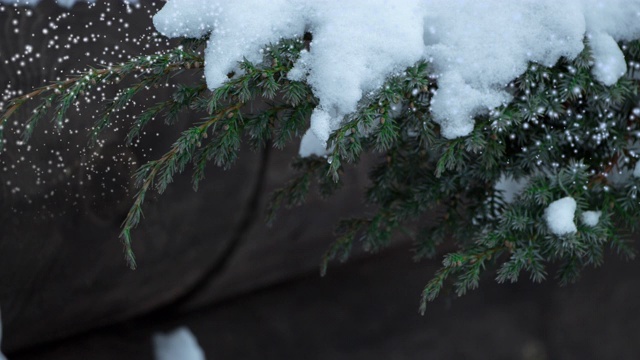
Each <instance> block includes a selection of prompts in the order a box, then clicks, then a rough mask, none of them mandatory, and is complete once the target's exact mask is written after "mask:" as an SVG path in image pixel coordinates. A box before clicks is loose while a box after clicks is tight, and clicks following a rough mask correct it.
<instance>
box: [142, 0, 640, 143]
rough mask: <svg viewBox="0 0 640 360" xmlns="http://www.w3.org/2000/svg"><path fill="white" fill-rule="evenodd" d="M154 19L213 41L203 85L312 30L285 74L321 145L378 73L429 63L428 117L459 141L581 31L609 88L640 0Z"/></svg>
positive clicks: (179, 4)
mask: <svg viewBox="0 0 640 360" xmlns="http://www.w3.org/2000/svg"><path fill="white" fill-rule="evenodd" d="M154 24H155V26H156V29H157V30H158V31H159V32H161V33H163V34H165V35H167V36H169V37H182V36H186V37H201V36H204V35H206V34H209V33H210V34H211V37H210V40H209V42H208V45H207V50H206V53H205V57H206V67H205V76H206V79H207V84H208V86H209V88H212V89H213V88H216V87H218V86H220V85H221V84H222V83H223V82H224V81H226V79H227V73H229V72H230V71H233V70H234V69H235V68H236V66H237V62H238V61H240V60H242V59H243V58H247V59H248V60H250V61H252V62H260V61H261V60H262V53H261V52H260V50H261V48H263V47H264V46H265V45H267V44H268V43H275V42H277V41H278V40H279V39H281V38H292V37H299V36H301V35H302V34H303V33H304V32H305V31H311V32H312V33H313V41H312V43H311V49H310V51H309V52H306V53H303V54H302V55H301V58H300V60H299V61H297V62H296V64H295V66H294V68H293V69H292V70H291V72H290V73H289V78H291V79H293V80H302V79H306V80H307V82H308V83H309V84H310V85H311V87H312V89H313V92H314V94H315V95H316V96H317V97H318V99H319V100H320V105H319V107H318V109H316V112H314V116H313V119H312V125H311V126H312V131H313V133H314V134H315V135H316V137H317V138H318V139H319V140H320V141H321V142H323V141H326V140H325V139H327V138H328V137H329V134H330V132H331V131H333V130H335V129H336V128H337V127H338V126H339V125H340V124H341V121H342V119H343V118H344V116H345V115H347V114H349V113H352V112H354V111H355V110H356V108H357V104H358V102H359V101H360V100H361V99H362V97H363V95H364V94H366V93H368V92H370V91H373V90H375V89H377V88H379V87H380V86H381V85H382V84H383V82H384V80H385V78H387V77H388V76H390V75H393V74H396V73H398V72H399V71H401V70H402V69H404V68H406V67H408V66H411V65H413V64H415V63H416V62H417V61H419V60H421V59H423V60H427V61H430V62H431V63H432V65H433V66H432V69H433V71H434V75H435V76H437V77H438V91H437V93H436V94H435V95H434V96H433V99H432V104H431V111H432V115H433V118H434V120H435V121H436V122H437V123H439V124H440V125H441V128H442V134H443V135H444V136H445V137H447V138H456V137H460V136H465V135H468V134H469V133H470V132H471V131H472V129H473V126H474V121H473V118H474V117H475V116H476V115H478V114H481V113H484V112H487V111H490V110H491V109H493V108H495V107H497V106H500V105H501V104H504V103H507V102H509V101H510V100H511V99H510V97H509V95H508V94H507V93H506V92H505V91H504V90H503V89H504V87H505V86H506V85H507V84H508V83H509V82H510V81H512V80H513V79H514V78H516V77H518V76H519V75H521V74H522V73H523V72H525V71H526V69H527V66H528V64H529V63H530V62H536V63H539V64H542V65H545V66H553V65H554V64H555V63H556V62H557V61H558V60H559V59H560V57H566V58H569V59H573V58H575V57H576V56H577V55H578V54H579V53H580V52H581V51H582V50H583V48H584V44H583V40H584V37H585V36H587V34H588V35H589V36H590V37H591V41H592V46H593V50H594V51H593V55H594V59H595V66H594V68H593V74H594V76H595V77H596V78H597V79H598V80H599V81H601V82H602V83H603V84H607V85H611V84H613V83H615V82H616V81H617V80H618V78H619V77H620V76H621V75H622V74H624V72H625V70H626V64H625V62H624V57H623V56H622V52H621V51H620V49H619V48H618V46H617V44H616V41H619V40H630V39H635V38H638V37H640V0H563V1H558V0H522V1H507V0H483V1H470V0H396V1H391V0H323V1H311V0H271V1H268V2H265V1H261V0H236V1H220V0H217V1H216V0H169V1H168V2H167V4H166V5H165V6H164V7H163V8H162V10H160V12H158V14H156V16H155V17H154ZM327 116H329V117H330V119H328V120H327ZM314 119H315V120H314Z"/></svg>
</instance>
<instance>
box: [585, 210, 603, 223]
mask: <svg viewBox="0 0 640 360" xmlns="http://www.w3.org/2000/svg"><path fill="white" fill-rule="evenodd" d="M601 215H602V211H585V212H583V213H582V218H581V220H582V223H583V224H585V225H587V226H591V227H594V226H596V225H598V221H600V216H601Z"/></svg>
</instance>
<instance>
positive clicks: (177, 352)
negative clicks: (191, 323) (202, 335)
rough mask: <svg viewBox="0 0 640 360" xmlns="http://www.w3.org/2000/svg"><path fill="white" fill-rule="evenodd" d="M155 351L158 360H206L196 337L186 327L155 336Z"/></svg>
mask: <svg viewBox="0 0 640 360" xmlns="http://www.w3.org/2000/svg"><path fill="white" fill-rule="evenodd" d="M153 350H154V353H155V359H156V360H205V357H204V352H203V351H202V348H200V345H198V341H197V340H196V337H195V336H194V335H193V333H192V332H191V331H190V330H189V329H188V328H186V327H184V326H183V327H179V328H177V329H175V330H174V331H172V332H170V333H165V334H162V333H157V334H155V335H154V336H153Z"/></svg>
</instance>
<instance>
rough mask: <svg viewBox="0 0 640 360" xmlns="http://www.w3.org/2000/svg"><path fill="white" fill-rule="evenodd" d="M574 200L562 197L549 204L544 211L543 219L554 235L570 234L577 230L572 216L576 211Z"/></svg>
mask: <svg viewBox="0 0 640 360" xmlns="http://www.w3.org/2000/svg"><path fill="white" fill-rule="evenodd" d="M576 206H577V205H576V201H575V200H574V199H573V198H572V197H570V196H567V197H564V198H562V199H560V200H556V201H554V202H552V203H551V204H549V206H548V207H547V208H546V209H545V211H544V219H545V221H546V222H547V226H548V227H549V230H551V232H552V233H554V234H556V235H566V234H572V233H575V232H577V231H578V228H577V227H576V224H575V223H574V222H573V218H574V216H575V213H576Z"/></svg>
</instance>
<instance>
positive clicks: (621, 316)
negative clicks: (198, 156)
mask: <svg viewBox="0 0 640 360" xmlns="http://www.w3.org/2000/svg"><path fill="white" fill-rule="evenodd" d="M9 1H12V0H9ZM163 4H164V2H162V1H148V0H140V4H138V5H128V4H126V3H123V2H120V1H111V0H98V1H97V3H96V4H93V5H90V4H87V3H84V2H81V3H77V4H75V5H74V6H73V7H72V8H70V9H68V8H64V7H59V6H57V5H56V4H55V2H54V1H53V0H43V1H41V2H40V3H39V4H38V5H37V6H35V7H16V6H13V5H4V6H1V7H0V91H2V90H4V92H3V93H2V94H3V98H2V101H4V102H6V100H8V99H9V98H10V97H13V96H15V95H19V94H22V93H25V92H29V91H30V90H31V89H33V88H35V87H38V86H42V85H45V84H47V83H48V81H50V80H55V79H64V78H65V77H66V76H68V75H72V74H73V72H74V71H77V70H83V69H86V68H87V66H88V65H92V66H98V65H108V64H110V63H117V62H120V61H123V60H126V59H127V58H128V57H129V56H136V55H139V54H148V53H152V52H155V51H158V50H161V49H164V48H167V47H168V46H171V45H172V44H173V45H175V42H173V43H172V42H167V41H166V40H165V39H162V38H160V37H156V36H153V26H152V23H151V16H152V15H153V14H154V13H155V12H156V11H157V10H158V9H159V7H161V6H162V5H163ZM185 76H186V75H182V76H181V77H178V78H176V79H174V81H175V82H176V83H177V82H180V81H197V79H189V78H187V77H185ZM171 86H172V84H169V86H167V87H165V88H159V89H153V90H151V91H149V92H147V93H146V95H144V96H142V97H140V98H136V101H135V104H134V105H133V106H131V107H130V108H129V109H128V110H126V111H124V112H120V113H119V114H118V116H117V120H116V121H115V123H114V126H113V127H112V128H111V129H109V130H108V131H107V132H106V133H105V135H104V136H103V137H102V140H103V141H101V143H100V144H99V145H98V146H96V147H87V146H86V144H87V130H86V129H88V128H89V127H91V125H92V124H93V122H94V121H95V120H94V118H93V117H94V116H95V115H96V114H97V113H98V112H99V111H100V104H101V103H100V100H101V99H110V98H113V97H114V96H115V94H116V89H115V88H105V89H99V90H98V91H96V92H95V94H88V95H87V96H85V97H84V98H82V99H81V100H80V101H79V103H78V105H77V109H76V110H75V111H72V112H70V114H69V119H68V120H69V121H68V122H67V123H66V124H65V127H64V129H63V130H62V131H61V132H60V133H57V132H56V131H55V130H53V126H51V124H48V123H42V124H41V126H40V128H39V130H38V131H36V133H35V135H34V138H33V139H32V140H31V141H30V142H29V143H28V144H23V143H21V142H20V141H19V135H18V134H17V132H19V131H20V122H21V121H25V120H26V119H27V118H28V116H29V109H25V110H23V111H22V112H21V113H20V114H19V115H18V116H16V117H15V118H14V120H15V122H14V120H12V121H11V122H10V123H9V124H7V126H6V131H5V133H6V134H5V138H6V140H7V142H6V144H5V145H6V146H5V147H6V150H5V151H4V152H3V153H2V154H1V155H0V204H1V206H2V207H1V210H0V308H1V309H2V321H3V327H4V328H3V332H2V334H3V339H2V349H3V351H4V353H5V354H7V356H8V358H9V359H12V360H20V359H24V360H26V359H116V358H117V359H152V358H153V352H152V342H151V338H152V335H153V334H155V333H157V332H159V331H168V330H171V329H174V328H175V327H178V326H183V325H185V326H188V327H189V328H190V329H191V331H192V332H193V333H194V335H195V336H196V338H197V339H198V342H199V343H200V345H201V346H202V348H203V349H204V351H205V354H206V356H207V359H289V358H300V359H527V360H534V359H540V360H541V359H637V358H639V357H640V307H638V306H637V304H636V302H637V299H638V298H640V276H639V275H640V262H638V261H635V262H633V261H632V262H624V261H622V260H620V259H619V258H617V257H616V256H610V257H609V258H608V259H607V261H606V263H605V265H604V266H603V267H602V268H600V269H595V270H593V269H590V270H588V271H586V272H585V273H584V274H583V276H582V279H581V280H580V282H578V283H577V284H575V285H572V286H570V287H566V288H560V287H558V285H557V284H556V283H554V281H552V280H551V281H548V282H546V283H544V284H531V283H530V281H529V280H528V279H527V278H522V279H521V281H520V282H519V283H517V284H508V285H497V284H496V283H495V282H494V281H493V278H492V277H493V273H492V272H491V271H489V272H487V274H485V276H484V278H483V281H482V282H481V287H480V289H478V290H476V291H474V292H471V293H470V294H468V295H466V296H465V297H463V298H455V296H454V295H453V294H443V295H442V296H441V297H440V298H439V299H438V300H437V301H436V302H435V303H433V304H432V305H431V306H430V307H428V309H427V312H426V314H425V316H420V315H419V314H418V304H419V296H420V292H421V290H422V288H423V286H424V285H425V284H426V283H427V281H428V280H429V279H430V277H431V276H432V275H433V273H434V271H435V270H436V269H437V268H438V265H439V262H440V260H439V259H440V257H436V259H435V260H434V261H431V262H421V263H414V262H413V261H412V252H411V251H412V244H411V243H410V242H409V241H408V240H407V239H403V238H398V239H397V240H396V241H395V242H394V245H393V246H392V247H391V248H390V249H388V250H387V251H384V252H382V253H379V254H374V255H365V254H362V253H356V254H355V256H354V257H353V258H352V259H351V260H349V261H348V262H347V263H345V264H333V265H332V266H331V267H330V268H329V272H328V274H327V276H325V277H322V278H321V277H320V276H319V270H318V269H319V263H320V259H321V256H322V255H323V253H324V251H325V250H326V249H327V247H328V245H329V244H330V242H331V241H332V240H333V235H332V229H333V226H334V225H335V224H336V221H337V220H338V219H340V218H343V217H348V216H354V215H357V214H361V213H362V212H363V211H367V209H366V207H365V206H364V205H362V203H363V201H362V189H363V187H365V186H366V185H367V181H368V180H367V173H366V172H367V168H368V165H369V164H372V163H375V162H376V161H379V160H380V159H378V158H377V157H375V156H372V157H371V158H369V159H366V160H365V161H363V162H362V163H361V164H360V166H359V167H357V168H349V169H348V171H347V172H346V174H345V177H344V179H345V186H344V187H343V188H342V189H341V190H340V191H339V192H338V193H337V194H336V196H334V197H333V198H331V199H330V200H328V201H323V200H320V199H319V198H318V197H311V198H310V199H309V201H308V203H307V204H306V205H305V206H303V207H302V208H299V209H294V210H291V211H282V212H281V213H280V214H279V217H278V219H277V220H276V222H275V223H274V225H273V226H272V227H267V226H266V225H265V221H264V209H265V205H266V202H267V200H268V197H269V193H270V192H271V191H272V190H274V189H276V188H277V187H279V186H281V185H282V184H284V183H285V182H286V180H287V179H289V177H290V176H292V175H293V171H292V170H291V169H290V168H289V163H290V161H291V160H292V159H293V158H294V156H295V154H296V153H297V146H296V145H293V146H291V147H289V148H288V149H287V150H286V151H279V150H275V149H265V150H262V151H260V152H257V153H256V152H252V151H250V150H249V149H248V148H247V149H244V150H243V151H242V152H241V154H240V159H239V160H238V162H237V163H236V165H235V166H234V167H233V168H232V169H231V170H229V171H223V170H221V169H217V168H215V167H214V166H211V167H210V168H209V170H208V173H207V175H206V179H205V181H204V182H203V183H202V185H201V187H200V189H199V191H198V192H194V191H193V190H192V187H191V185H190V182H189V180H190V175H189V174H185V175H184V176H181V177H178V178H177V179H176V182H175V183H174V184H173V185H172V186H170V187H169V189H168V190H167V192H166V193H165V194H164V195H163V196H161V197H155V196H152V197H151V198H149V200H148V202H147V206H146V207H145V220H144V221H143V222H142V225H141V226H140V227H139V228H138V229H137V231H136V232H135V233H134V241H135V243H134V250H135V252H136V254H137V259H138V265H139V267H138V269H137V270H135V271H131V270H129V269H128V268H127V267H126V265H125V262H124V260H123V256H122V247H121V244H120V243H119V241H118V239H117V236H118V232H119V225H120V223H121V222H122V220H123V219H124V217H125V216H126V213H127V211H128V209H129V206H130V203H131V197H132V196H133V194H134V193H135V188H134V187H133V185H132V184H131V183H130V181H129V179H130V176H131V174H132V171H134V170H135V169H136V168H137V167H138V166H139V165H140V164H142V163H144V162H146V161H148V160H151V159H155V158H157V157H159V156H161V155H162V154H163V153H164V151H165V150H166V149H168V147H169V145H170V144H171V143H172V142H173V141H174V140H175V139H176V137H177V134H178V133H179V131H181V130H182V129H184V128H186V127H187V126H189V125H190V124H192V123H193V122H194V121H197V120H198V119H199V118H198V115H197V114H188V113H185V114H184V116H183V118H182V120H181V122H179V123H178V124H177V125H174V126H166V125H164V124H163V123H162V122H161V121H158V122H157V123H154V124H153V125H152V126H151V127H150V128H149V129H148V130H147V133H146V135H145V136H144V137H143V139H142V140H141V141H140V142H138V143H136V144H135V145H134V146H132V147H124V146H123V138H124V135H125V131H124V130H126V129H127V127H126V125H127V124H128V123H129V122H130V121H131V117H132V116H135V115H136V114H138V113H139V112H140V110H141V109H143V108H145V107H146V106H149V105H152V104H155V103H157V102H159V101H161V100H162V99H166V98H167V97H168V96H170V94H171ZM27 107H28V106H27ZM119 130H120V131H119Z"/></svg>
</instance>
